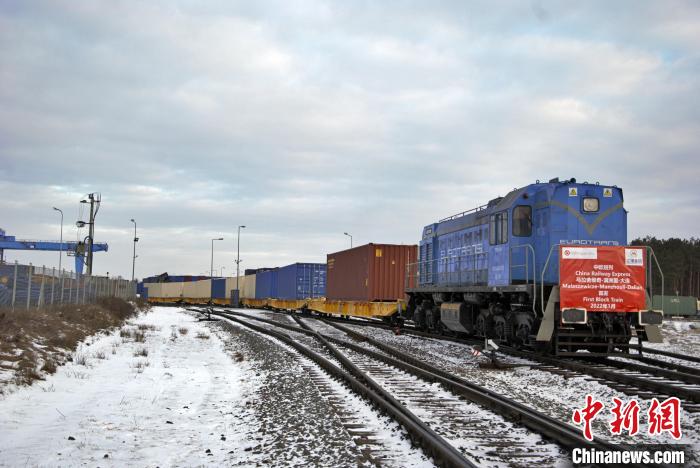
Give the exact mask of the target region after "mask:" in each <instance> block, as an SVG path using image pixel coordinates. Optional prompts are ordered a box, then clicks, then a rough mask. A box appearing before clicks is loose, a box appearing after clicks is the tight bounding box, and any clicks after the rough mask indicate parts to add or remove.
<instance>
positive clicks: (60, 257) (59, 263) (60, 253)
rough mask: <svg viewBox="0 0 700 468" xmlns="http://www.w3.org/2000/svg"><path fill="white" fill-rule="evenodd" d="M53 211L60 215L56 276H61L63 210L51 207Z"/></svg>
mask: <svg viewBox="0 0 700 468" xmlns="http://www.w3.org/2000/svg"><path fill="white" fill-rule="evenodd" d="M53 209H54V210H56V211H58V212H59V213H61V240H60V242H59V243H60V244H61V245H60V247H59V248H58V274H59V275H60V274H61V260H63V210H61V209H59V208H56V207H55V206H54V207H53Z"/></svg>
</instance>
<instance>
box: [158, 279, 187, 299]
mask: <svg viewBox="0 0 700 468" xmlns="http://www.w3.org/2000/svg"><path fill="white" fill-rule="evenodd" d="M183 284H184V283H161V284H160V293H161V296H160V297H168V298H174V299H179V298H181V297H183V296H182V285H183Z"/></svg>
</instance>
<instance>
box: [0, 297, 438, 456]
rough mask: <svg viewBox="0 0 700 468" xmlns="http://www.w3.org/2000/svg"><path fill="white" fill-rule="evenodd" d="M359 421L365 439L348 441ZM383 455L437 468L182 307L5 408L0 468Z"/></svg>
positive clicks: (80, 354)
mask: <svg viewBox="0 0 700 468" xmlns="http://www.w3.org/2000/svg"><path fill="white" fill-rule="evenodd" d="M138 332H143V333H144V334H145V338H144V339H143V341H135V337H137V338H136V339H140V337H138ZM321 388H323V389H324V390H323V392H321V391H320V390H319V389H321ZM322 393H323V394H322ZM353 412H354V413H356V414H355V419H356V421H357V422H359V423H360V424H359V426H361V427H362V429H363V430H364V429H370V431H371V433H370V434H369V435H364V433H361V432H360V433H355V434H352V435H351V434H350V432H351V430H352V428H349V426H348V417H349V416H352V413H353ZM358 441H359V442H358ZM382 441H383V442H382ZM367 444H370V445H367ZM377 457H379V458H380V459H381V460H382V464H383V465H384V466H392V465H393V466H418V467H427V466H432V463H430V460H429V459H427V458H426V457H425V455H424V454H423V453H422V452H421V451H420V450H417V449H415V448H413V447H412V446H411V443H410V441H408V440H407V438H406V436H405V433H404V431H403V430H402V429H401V428H399V427H398V426H397V425H396V424H395V423H393V422H392V421H390V420H388V419H387V418H386V417H384V416H382V415H379V414H378V413H377V412H376V411H375V410H373V409H372V408H371V407H370V406H369V405H368V404H367V403H366V402H364V400H362V399H360V398H358V397H355V396H353V395H351V394H350V392H349V391H348V390H347V389H346V388H345V387H344V386H342V385H340V384H339V383H337V382H335V381H333V380H332V379H330V378H329V377H328V376H327V375H326V374H324V373H323V372H321V371H320V370H319V369H318V368H317V367H315V366H314V365H312V364H310V363H309V362H307V361H305V360H304V359H300V358H299V356H298V355H297V354H296V353H295V352H293V351H291V350H289V349H288V348H287V347H286V346H284V345H282V344H281V343H279V342H277V341H276V340H271V339H269V338H267V337H264V336H263V335H260V334H258V333H256V332H253V331H250V330H248V329H245V328H243V327H241V326H237V325H231V324H229V323H227V322H224V321H218V322H198V321H197V319H196V317H194V314H190V313H187V312H184V311H183V310H182V309H176V308H167V307H155V308H154V309H153V311H152V312H151V313H148V314H143V315H141V316H139V317H138V318H137V319H134V320H132V321H131V322H129V324H128V325H127V326H125V328H123V329H122V330H121V331H115V332H113V333H110V334H108V335H98V336H95V337H92V338H91V339H88V340H86V341H85V342H84V343H82V344H81V345H80V347H79V348H78V350H77V351H76V352H75V353H74V354H73V360H72V362H70V363H68V364H66V365H65V366H61V367H59V369H58V371H57V372H56V373H55V374H54V375H52V376H49V377H47V379H46V380H45V381H43V382H37V383H36V384H34V385H32V386H30V387H19V388H17V389H16V391H14V392H13V393H11V394H9V395H7V396H5V397H3V398H2V399H0V466H75V465H90V466H120V467H121V466H139V467H143V466H150V467H155V466H203V465H212V466H220V465H223V466H251V465H257V466H347V467H356V466H368V465H372V464H374V463H375V462H376V460H377Z"/></svg>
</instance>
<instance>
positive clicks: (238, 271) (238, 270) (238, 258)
mask: <svg viewBox="0 0 700 468" xmlns="http://www.w3.org/2000/svg"><path fill="white" fill-rule="evenodd" d="M241 229H245V226H238V239H237V244H238V245H237V247H236V291H238V294H239V295H240V294H241V292H240V291H241V290H240V289H238V277H239V276H241Z"/></svg>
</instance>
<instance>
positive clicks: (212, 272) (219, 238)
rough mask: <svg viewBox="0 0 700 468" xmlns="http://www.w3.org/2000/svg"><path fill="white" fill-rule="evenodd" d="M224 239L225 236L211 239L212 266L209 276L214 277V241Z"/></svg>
mask: <svg viewBox="0 0 700 468" xmlns="http://www.w3.org/2000/svg"><path fill="white" fill-rule="evenodd" d="M218 240H224V238H223V237H217V238H216V239H212V240H211V268H210V270H209V276H210V277H212V278H213V277H214V241H218Z"/></svg>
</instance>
